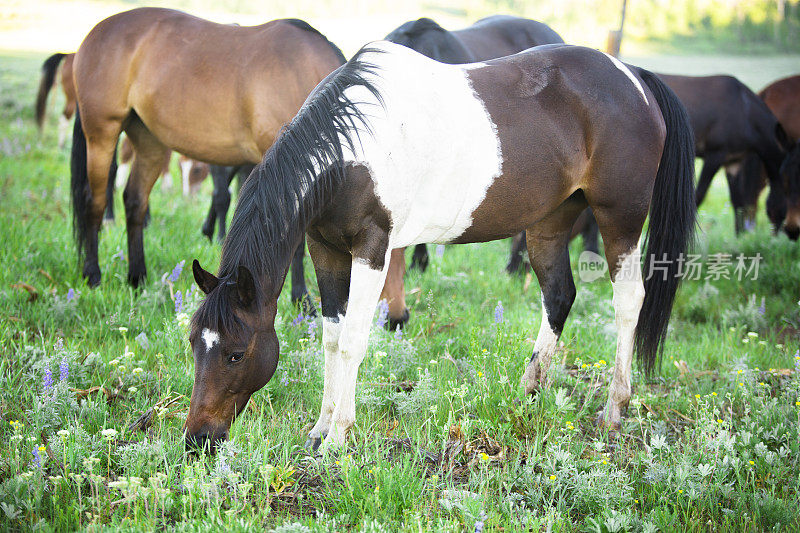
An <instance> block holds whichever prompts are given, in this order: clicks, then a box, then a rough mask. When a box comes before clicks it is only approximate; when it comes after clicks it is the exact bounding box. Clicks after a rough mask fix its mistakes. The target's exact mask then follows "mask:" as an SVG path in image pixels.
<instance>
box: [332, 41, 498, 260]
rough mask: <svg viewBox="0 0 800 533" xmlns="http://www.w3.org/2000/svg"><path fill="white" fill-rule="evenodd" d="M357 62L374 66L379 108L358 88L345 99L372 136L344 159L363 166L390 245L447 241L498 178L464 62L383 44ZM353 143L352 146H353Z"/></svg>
mask: <svg viewBox="0 0 800 533" xmlns="http://www.w3.org/2000/svg"><path fill="white" fill-rule="evenodd" d="M368 47H370V48H377V49H379V50H382V51H383V53H378V54H374V53H365V54H364V55H363V56H362V60H363V61H364V62H366V63H369V62H374V63H376V64H379V65H380V67H379V69H378V71H377V72H376V74H374V75H369V76H368V77H369V78H370V79H371V81H372V82H373V83H374V84H375V86H376V87H377V88H378V90H379V91H380V94H381V97H382V99H383V102H384V105H383V107H381V106H380V105H379V104H378V103H377V101H376V99H375V97H374V96H373V95H372V94H371V93H370V92H369V91H367V90H365V89H364V88H363V87H351V88H350V89H347V91H346V94H347V95H348V96H349V97H350V98H351V99H352V100H353V101H354V102H359V103H361V102H364V104H361V105H360V106H359V107H360V108H361V109H362V110H363V111H364V112H365V114H366V115H367V116H368V120H369V126H370V129H371V131H372V135H370V134H369V133H366V132H363V131H362V132H361V134H360V135H359V138H360V141H361V146H360V147H358V146H357V150H356V153H355V154H346V155H345V159H346V160H353V161H354V162H355V163H357V164H364V165H366V166H367V167H368V168H369V170H370V174H371V176H372V179H373V180H374V183H375V190H376V192H377V195H378V197H379V198H380V201H381V203H382V204H383V205H384V206H385V207H386V208H387V209H388V210H389V212H390V213H391V217H392V234H391V236H390V244H391V246H392V247H393V248H399V247H403V246H409V245H412V244H418V243H423V242H425V243H427V242H435V243H446V242H449V241H451V240H453V239H455V238H456V237H458V236H460V235H461V234H463V233H464V231H465V230H466V229H467V228H469V227H470V226H471V225H472V221H473V219H472V215H473V213H474V211H475V210H476V209H477V208H478V206H480V204H481V203H482V202H483V200H484V198H485V196H486V191H487V189H488V188H489V186H490V185H491V184H492V183H493V182H494V180H495V179H496V178H497V177H498V176H499V175H500V173H501V168H502V156H501V153H500V140H499V138H498V136H497V128H496V126H495V124H494V123H493V122H492V120H491V117H490V116H489V113H488V111H487V110H486V107H485V106H484V104H483V102H482V101H481V100H480V98H478V96H477V95H476V94H475V91H474V89H473V87H472V86H471V84H470V80H469V77H468V74H467V70H466V69H465V68H464V66H463V65H445V64H443V63H438V62H436V61H433V60H432V59H429V58H427V57H425V56H423V55H421V54H418V53H417V52H414V51H413V50H410V49H408V48H406V47H404V46H400V45H396V44H393V43H389V42H386V41H379V42H376V43H372V44H370V45H368ZM356 144H357V145H358V143H356Z"/></svg>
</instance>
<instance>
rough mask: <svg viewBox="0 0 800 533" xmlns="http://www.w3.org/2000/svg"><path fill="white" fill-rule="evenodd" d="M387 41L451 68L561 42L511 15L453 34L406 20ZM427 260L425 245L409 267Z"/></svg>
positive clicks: (531, 22)
mask: <svg viewBox="0 0 800 533" xmlns="http://www.w3.org/2000/svg"><path fill="white" fill-rule="evenodd" d="M386 40H387V41H391V42H393V43H397V44H402V45H403V46H406V47H408V48H411V49H412V50H416V51H417V52H419V53H420V54H422V55H425V56H427V57H430V58H431V59H435V60H436V61H439V62H441V63H447V64H450V65H458V64H464V63H474V62H476V61H485V60H487V59H495V58H498V57H503V56H507V55H511V54H516V53H517V52H521V51H522V50H527V49H528V48H532V47H534V46H540V45H544V44H559V43H563V42H564V39H562V38H561V36H560V35H559V34H558V33H556V31H555V30H553V29H552V28H551V27H550V26H548V25H547V24H543V23H541V22H538V21H536V20H530V19H526V18H521V17H512V16H510V15H494V16H491V17H486V18H484V19H481V20H479V21H478V22H476V23H475V24H473V25H472V26H469V27H467V28H463V29H460V30H454V31H449V30H446V29H444V28H443V27H442V26H440V25H439V24H438V23H436V21H434V20H432V19H429V18H420V19H417V20H409V21H408V22H405V23H403V24H401V25H400V26H399V27H398V28H397V29H395V30H392V32H391V33H389V35H387V36H386ZM515 238H516V240H517V241H518V242H520V243H522V247H524V246H525V239H524V234H520V235H518V236H517V237H515ZM512 246H513V245H512ZM512 257H519V259H520V262H521V258H522V256H521V254H517V255H512ZM429 260H430V259H429V257H428V248H427V246H426V245H425V244H418V245H417V246H415V247H414V254H413V255H412V256H411V268H419V269H420V270H422V271H423V272H424V271H425V269H426V268H427V267H428V262H429ZM509 268H511V267H510V266H509ZM403 270H405V269H403ZM390 279H391V275H390Z"/></svg>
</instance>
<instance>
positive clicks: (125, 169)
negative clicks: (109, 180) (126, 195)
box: [114, 163, 131, 189]
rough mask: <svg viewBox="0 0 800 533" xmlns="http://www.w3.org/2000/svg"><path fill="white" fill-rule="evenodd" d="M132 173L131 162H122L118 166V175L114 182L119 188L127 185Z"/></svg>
mask: <svg viewBox="0 0 800 533" xmlns="http://www.w3.org/2000/svg"><path fill="white" fill-rule="evenodd" d="M130 173H131V164H130V163H120V164H119V166H118V167H117V177H116V178H114V184H115V185H116V186H117V189H120V188H122V186H123V185H125V182H127V181H128V176H129V175H130Z"/></svg>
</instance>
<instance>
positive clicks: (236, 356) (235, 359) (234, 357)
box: [230, 352, 244, 363]
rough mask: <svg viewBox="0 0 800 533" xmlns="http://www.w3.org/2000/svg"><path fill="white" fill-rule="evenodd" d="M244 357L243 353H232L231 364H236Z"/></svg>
mask: <svg viewBox="0 0 800 533" xmlns="http://www.w3.org/2000/svg"><path fill="white" fill-rule="evenodd" d="M243 357H244V352H233V353H232V354H231V357H230V362H231V363H238V362H239V361H241V360H242V358H243Z"/></svg>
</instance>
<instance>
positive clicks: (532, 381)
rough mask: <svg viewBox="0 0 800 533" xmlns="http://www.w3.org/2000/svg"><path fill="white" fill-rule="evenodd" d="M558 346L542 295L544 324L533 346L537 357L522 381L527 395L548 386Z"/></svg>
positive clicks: (529, 364)
mask: <svg viewBox="0 0 800 533" xmlns="http://www.w3.org/2000/svg"><path fill="white" fill-rule="evenodd" d="M557 346H558V335H556V332H555V331H553V328H552V327H551V326H550V320H549V319H548V317H547V308H546V307H545V305H544V295H542V323H541V325H540V326H539V334H538V335H537V336H536V343H535V344H534V346H533V352H534V355H535V357H534V358H533V359H532V360H531V362H530V363H528V366H527V367H526V368H525V373H524V374H522V380H521V381H520V385H522V388H523V390H524V391H525V394H531V393H532V392H534V391H535V390H537V389H539V388H541V387H544V386H546V385H547V371H548V370H550V361H551V360H552V358H553V354H554V353H555V351H556V348H557Z"/></svg>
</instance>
